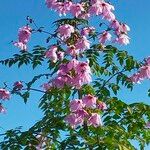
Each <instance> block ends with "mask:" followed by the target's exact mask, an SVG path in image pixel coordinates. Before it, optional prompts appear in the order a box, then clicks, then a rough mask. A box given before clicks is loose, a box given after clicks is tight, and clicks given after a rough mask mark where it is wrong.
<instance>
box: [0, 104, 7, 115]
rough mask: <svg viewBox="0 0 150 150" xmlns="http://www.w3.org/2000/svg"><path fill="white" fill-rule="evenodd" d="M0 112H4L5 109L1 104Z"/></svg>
mask: <svg viewBox="0 0 150 150" xmlns="http://www.w3.org/2000/svg"><path fill="white" fill-rule="evenodd" d="M0 113H3V114H5V113H6V109H5V108H4V107H3V106H2V104H0Z"/></svg>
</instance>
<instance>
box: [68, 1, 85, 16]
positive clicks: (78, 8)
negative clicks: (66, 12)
mask: <svg viewBox="0 0 150 150" xmlns="http://www.w3.org/2000/svg"><path fill="white" fill-rule="evenodd" d="M83 11H84V8H83V6H82V4H79V3H77V4H73V5H72V6H71V9H70V12H71V13H72V15H73V16H75V17H78V16H79V15H80V14H82V12H83Z"/></svg>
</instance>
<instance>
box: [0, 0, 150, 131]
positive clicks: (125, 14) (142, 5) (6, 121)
mask: <svg viewBox="0 0 150 150" xmlns="http://www.w3.org/2000/svg"><path fill="white" fill-rule="evenodd" d="M44 3H45V1H44V0H1V1H0V23H1V27H0V59H4V58H7V57H11V56H12V55H13V54H14V53H18V52H19V51H18V49H16V48H14V47H13V46H12V45H11V44H9V42H10V41H11V40H15V39H16V37H17V30H18V28H19V27H21V26H23V25H24V24H25V23H26V22H25V17H26V16H27V15H30V16H32V17H33V18H35V20H36V22H37V23H38V24H39V25H41V26H45V27H47V29H49V30H50V29H51V27H52V25H51V22H52V21H54V19H56V13H54V12H53V13H52V12H51V11H50V10H48V9H47V8H46V6H45V4H44ZM112 3H113V4H114V5H115V7H116V15H117V18H118V19H119V20H121V21H123V22H126V23H127V24H128V25H129V26H130V28H131V32H130V37H131V44H130V45H129V46H126V47H124V49H126V50H128V52H129V53H130V54H131V55H134V56H135V58H136V59H138V60H142V59H143V58H144V57H147V56H149V55H150V44H149V43H150V38H149V35H150V1H149V0H112ZM42 37H43V38H44V37H45V36H43V35H42ZM36 44H40V45H44V46H46V44H45V43H44V42H43V41H42V40H41V36H40V35H39V36H33V37H32V40H31V42H30V48H31V47H32V46H33V45H36ZM31 71H32V70H31V68H30V67H24V68H22V69H19V70H17V68H16V67H12V68H7V67H4V66H1V65H0V85H1V84H2V82H3V81H7V82H8V83H9V82H10V83H11V84H12V83H13V82H14V81H16V80H26V81H29V80H30V79H32V76H33V74H35V75H36V74H40V73H41V72H43V71H46V68H45V69H43V70H41V69H40V70H39V69H37V70H35V71H34V73H32V72H31ZM148 88H150V81H145V82H144V83H143V84H142V85H137V86H136V87H135V90H134V91H133V92H132V93H130V92H128V91H125V92H124V90H123V89H122V93H123V94H120V95H119V96H120V97H123V99H124V100H125V101H127V102H129V103H131V102H135V101H139V102H140V101H141V102H145V103H148V104H150V102H149V98H148V97H147V96H146V95H147V89H148ZM139 91H140V92H139ZM38 96H39V94H38V95H37V94H36V93H33V94H32V96H31V99H30V100H29V102H28V103H27V104H26V105H25V104H24V103H23V101H22V99H21V98H19V97H12V98H11V100H10V101H8V102H6V103H5V107H6V108H7V110H8V112H7V114H6V115H2V114H1V115H0V127H2V128H3V129H0V132H3V131H4V130H6V129H10V128H15V127H17V126H20V125H21V126H24V128H28V127H30V126H31V125H33V123H35V121H36V120H38V119H39V118H40V117H41V116H42V114H41V112H40V111H39V109H38V108H37V105H38Z"/></svg>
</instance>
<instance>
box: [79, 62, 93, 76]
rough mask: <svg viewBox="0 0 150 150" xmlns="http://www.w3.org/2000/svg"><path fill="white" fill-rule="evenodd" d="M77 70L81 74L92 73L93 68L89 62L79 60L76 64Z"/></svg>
mask: <svg viewBox="0 0 150 150" xmlns="http://www.w3.org/2000/svg"><path fill="white" fill-rule="evenodd" d="M76 71H77V73H78V74H80V75H81V74H84V73H85V72H86V73H89V74H91V68H90V66H89V64H88V63H87V62H79V63H78V64H77V66H76Z"/></svg>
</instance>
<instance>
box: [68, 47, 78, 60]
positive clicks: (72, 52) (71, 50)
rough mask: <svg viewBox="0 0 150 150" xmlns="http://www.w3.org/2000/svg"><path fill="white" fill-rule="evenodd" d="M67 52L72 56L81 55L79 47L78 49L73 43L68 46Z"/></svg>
mask: <svg viewBox="0 0 150 150" xmlns="http://www.w3.org/2000/svg"><path fill="white" fill-rule="evenodd" d="M66 53H67V54H69V55H71V56H72V57H76V56H77V55H79V49H76V47H75V46H73V45H72V46H70V47H68V48H67V51H66Z"/></svg>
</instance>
